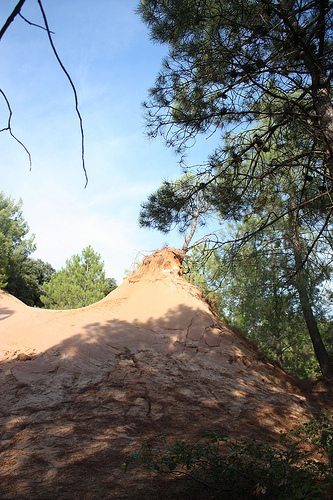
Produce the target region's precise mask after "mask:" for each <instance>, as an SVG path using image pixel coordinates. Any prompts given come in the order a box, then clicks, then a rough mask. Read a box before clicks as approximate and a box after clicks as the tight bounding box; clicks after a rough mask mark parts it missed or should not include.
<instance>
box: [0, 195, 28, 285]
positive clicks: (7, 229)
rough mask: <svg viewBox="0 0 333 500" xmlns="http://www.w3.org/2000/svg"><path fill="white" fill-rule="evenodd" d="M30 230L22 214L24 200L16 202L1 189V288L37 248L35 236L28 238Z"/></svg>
mask: <svg viewBox="0 0 333 500" xmlns="http://www.w3.org/2000/svg"><path fill="white" fill-rule="evenodd" d="M28 232H29V227H28V224H27V222H26V221H25V220H24V218H23V214H22V200H19V202H18V203H15V202H14V200H12V199H11V198H10V197H6V196H5V195H4V193H3V192H2V191H1V192H0V288H5V289H6V287H7V285H8V282H9V279H14V278H15V276H16V275H17V270H18V269H19V268H20V267H21V265H22V263H23V262H24V261H25V260H26V259H27V258H28V256H29V255H30V254H31V253H32V252H33V251H34V250H35V248H36V247H35V244H34V236H31V237H30V238H26V235H27V234H28ZM8 291H9V290H8ZM10 293H11V292H10Z"/></svg>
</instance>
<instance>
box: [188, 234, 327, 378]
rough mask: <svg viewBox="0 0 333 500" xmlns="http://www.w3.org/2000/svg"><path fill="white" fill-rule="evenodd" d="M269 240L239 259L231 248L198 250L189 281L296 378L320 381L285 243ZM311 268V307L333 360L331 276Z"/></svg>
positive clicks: (258, 242)
mask: <svg viewBox="0 0 333 500" xmlns="http://www.w3.org/2000/svg"><path fill="white" fill-rule="evenodd" d="M264 243H265V234H264V233H262V234H261V235H260V237H259V236H258V237H257V240H256V242H254V241H250V242H248V243H247V245H244V246H243V247H242V248H241V249H240V250H239V251H238V252H237V253H236V254H233V248H232V246H231V245H230V246H229V247H228V246H227V245H225V246H223V247H221V248H220V249H215V250H213V251H211V250H209V249H207V248H206V249H205V248H204V247H203V246H202V247H197V248H194V249H193V250H192V251H191V252H190V253H189V255H188V257H187V258H186V259H185V260H184V263H183V268H184V274H185V277H186V278H187V280H188V281H190V282H191V283H193V284H194V285H196V286H198V287H200V288H201V289H202V290H203V291H204V295H205V298H206V300H208V302H209V303H210V304H211V306H212V307H213V308H214V310H215V311H216V312H217V314H218V315H219V316H220V318H221V319H222V320H224V321H225V322H226V323H228V324H229V325H230V326H231V327H232V328H235V329H237V330H239V331H240V332H241V333H242V334H243V335H244V336H245V337H246V338H248V339H249V340H251V341H252V342H254V343H255V344H256V346H257V347H258V348H259V349H261V350H262V351H263V352H264V353H265V354H267V355H268V356H269V357H270V358H272V359H274V360H275V361H277V362H278V364H279V365H280V366H281V368H283V369H284V370H286V371H287V372H288V373H290V374H291V375H293V376H294V377H296V378H312V377H315V376H317V375H320V373H321V372H320V366H319V364H318V361H317V359H316V356H315V353H314V350H313V346H312V343H311V340H310V338H309V334H308V329H307V326H306V322H305V320H304V316H303V314H302V310H301V307H300V303H299V300H298V296H297V290H296V287H295V282H294V279H291V280H289V281H288V282H287V283H286V281H287V279H286V278H284V276H285V275H286V273H287V272H288V258H287V257H288V252H287V250H286V248H285V242H283V241H282V242H281V241H280V239H278V238H276V239H275V243H274V244H271V245H265V244H264ZM317 271H318V268H313V267H311V266H310V265H308V266H307V278H308V288H309V295H310V297H311V304H312V307H313V310H314V311H315V315H316V318H317V324H318V328H319V331H320V334H321V337H322V339H323V342H324V344H325V345H326V346H327V351H328V354H329V356H330V357H331V359H333V321H332V310H331V297H330V291H329V290H327V289H325V284H326V283H325V277H326V276H329V273H327V274H325V273H324V272H320V273H319V274H318V273H317Z"/></svg>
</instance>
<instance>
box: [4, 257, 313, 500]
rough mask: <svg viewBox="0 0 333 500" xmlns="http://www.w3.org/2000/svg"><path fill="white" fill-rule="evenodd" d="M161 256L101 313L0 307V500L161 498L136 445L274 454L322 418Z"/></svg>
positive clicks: (14, 304)
mask: <svg viewBox="0 0 333 500" xmlns="http://www.w3.org/2000/svg"><path fill="white" fill-rule="evenodd" d="M181 261H182V253H181V252H180V251H178V250H175V249H163V250H161V251H158V252H155V253H154V254H153V255H152V256H150V257H147V258H146V259H145V261H144V263H143V265H142V266H141V268H140V269H139V270H138V271H136V272H135V273H133V274H132V275H130V276H129V277H128V278H126V279H125V280H124V283H123V284H122V285H121V286H120V287H118V288H117V289H116V290H115V291H113V292H112V293H111V294H109V295H108V296H107V297H106V298H105V299H103V300H102V301H100V302H98V303H96V304H94V305H91V306H89V307H87V308H84V309H78V310H70V311H47V310H38V309H34V308H30V307H27V306H25V305H24V304H23V303H22V302H20V301H18V300H17V299H15V298H14V297H12V296H10V295H8V294H6V293H4V292H2V293H1V295H0V354H1V363H0V425H1V429H2V431H1V432H2V434H1V448H0V498H1V499H15V500H17V499H22V500H23V499H30V498H33V499H34V500H38V499H40V500H47V499H71V500H73V499H80V500H90V499H95V498H96V499H97V498H98V499H99V500H100V499H101V498H103V499H108V498H112V499H113V498H119V499H120V498H123V499H125V498H126V499H130V498H134V499H135V498H140V497H141V496H142V491H144V496H143V497H144V498H145V499H153V498H159V495H160V492H161V491H162V490H161V488H162V489H163V488H164V486H163V485H162V483H160V482H154V481H153V480H151V479H149V481H148V479H147V477H146V475H145V473H144V472H143V471H140V470H139V471H136V472H132V473H130V474H127V475H126V476H124V473H123V463H124V461H125V458H126V456H127V455H128V453H129V451H131V450H133V449H135V448H136V447H137V446H138V445H139V443H140V442H141V440H142V439H144V438H147V437H151V436H153V435H156V434H162V433H167V434H168V435H170V436H171V437H175V436H178V437H188V438H194V437H196V436H198V435H199V434H200V433H201V432H203V431H204V430H207V429H208V430H215V429H219V430H221V431H222V432H224V433H225V434H229V435H234V436H237V437H243V438H246V437H250V438H253V437H255V438H261V439H266V440H271V441H275V440H276V439H277V436H278V434H279V431H280V430H281V429H287V428H290V427H292V426H293V425H295V423H297V422H299V421H300V420H302V419H304V418H309V417H311V416H312V415H313V414H314V413H315V412H316V411H317V405H316V403H315V402H314V400H313V399H311V398H309V397H308V395H307V394H304V393H302V392H301V391H300V390H299V389H298V387H297V384H296V383H295V381H294V380H293V379H292V377H289V376H288V375H286V374H285V373H284V372H283V371H282V370H280V369H279V368H277V367H276V366H274V365H273V364H272V363H271V362H270V361H269V360H268V359H267V358H266V357H265V356H263V355H262V354H261V353H260V352H258V351H257V350H256V349H255V348H254V347H253V346H252V345H251V344H250V343H248V342H247V341H245V339H244V338H243V337H242V336H241V335H239V334H238V333H236V332H234V331H232V330H231V329H230V328H229V327H228V326H227V325H225V324H224V323H222V322H221V321H219V319H218V318H217V317H216V316H215V315H214V314H213V313H212V312H211V311H210V309H209V307H208V305H207V304H206V303H205V302H204V301H203V300H202V294H201V292H200V290H198V289H197V288H196V287H193V286H192V285H190V284H188V283H187V282H186V280H185V279H184V278H183V276H182V271H181Z"/></svg>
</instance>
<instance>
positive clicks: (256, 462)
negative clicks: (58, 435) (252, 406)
mask: <svg viewBox="0 0 333 500" xmlns="http://www.w3.org/2000/svg"><path fill="white" fill-rule="evenodd" d="M332 418H333V411H332V410H329V411H327V412H325V413H322V414H321V416H320V417H319V418H318V419H315V418H314V419H312V420H310V421H309V422H307V423H305V424H302V425H300V426H298V428H296V429H295V430H293V431H291V432H289V433H284V434H281V445H280V446H279V447H276V446H272V445H269V444H267V443H264V442H260V441H255V440H252V441H242V440H237V439H233V438H229V437H226V436H224V435H222V434H221V433H220V432H217V431H216V432H208V433H206V434H205V435H203V436H202V437H201V438H200V439H198V440H197V441H196V442H194V443H191V442H189V441H183V440H176V441H171V442H168V441H167V439H166V436H160V437H157V438H155V440H154V442H153V443H152V441H151V440H150V441H145V442H144V443H143V444H142V446H141V448H140V450H139V451H137V452H134V453H132V454H131V455H130V456H129V457H128V459H127V461H126V469H128V468H129V467H131V466H132V465H135V463H136V462H137V461H139V463H143V464H144V465H145V466H146V467H147V468H148V469H149V470H151V471H154V473H158V474H160V475H163V476H169V477H171V478H175V479H179V481H182V483H179V488H178V492H179V494H180V493H181V492H183V493H184V495H185V496H184V498H189V497H190V498H192V499H193V500H194V499H195V500H199V499H200V500H201V499H205V500H206V499H207V498H214V499H228V500H231V499H234V500H240V499H246V500H248V499H255V498H269V499H270V500H295V499H313V500H326V499H327V500H328V499H330V498H331V495H332V493H333V468H332V457H333V420H332ZM295 438H297V439H296V440H295ZM307 444H312V445H316V446H317V447H318V450H319V456H320V457H321V460H314V459H313V458H312V457H311V454H310V452H307V451H304V447H303V446H304V445H307ZM327 457H330V458H331V463H328V461H327ZM181 485H182V486H181Z"/></svg>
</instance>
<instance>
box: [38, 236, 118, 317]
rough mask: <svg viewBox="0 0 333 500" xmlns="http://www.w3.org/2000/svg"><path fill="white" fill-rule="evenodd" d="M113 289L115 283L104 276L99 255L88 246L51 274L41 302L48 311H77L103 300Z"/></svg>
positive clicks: (102, 264)
mask: <svg viewBox="0 0 333 500" xmlns="http://www.w3.org/2000/svg"><path fill="white" fill-rule="evenodd" d="M115 288H116V283H115V281H114V280H113V279H108V278H106V277H105V270H104V262H103V261H102V260H101V256H100V254H98V253H96V252H95V251H94V250H93V248H92V247H91V246H90V245H89V246H87V247H86V248H84V249H83V250H82V252H81V254H75V255H73V256H72V257H71V258H70V259H68V260H67V261H66V265H65V267H64V268H62V269H61V270H60V271H58V272H56V273H55V274H54V275H52V277H51V279H50V281H49V282H48V283H46V284H45V285H44V286H43V292H44V293H43V295H42V296H41V301H42V302H43V304H44V305H45V307H46V308H48V309H77V308H79V307H86V306H88V305H90V304H93V303H94V302H97V301H99V300H101V299H103V298H104V297H105V296H106V295H107V294H108V293H109V292H111V291H112V290H114V289H115Z"/></svg>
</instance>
